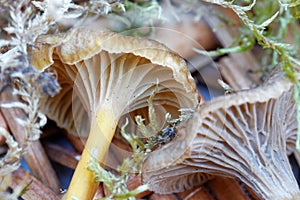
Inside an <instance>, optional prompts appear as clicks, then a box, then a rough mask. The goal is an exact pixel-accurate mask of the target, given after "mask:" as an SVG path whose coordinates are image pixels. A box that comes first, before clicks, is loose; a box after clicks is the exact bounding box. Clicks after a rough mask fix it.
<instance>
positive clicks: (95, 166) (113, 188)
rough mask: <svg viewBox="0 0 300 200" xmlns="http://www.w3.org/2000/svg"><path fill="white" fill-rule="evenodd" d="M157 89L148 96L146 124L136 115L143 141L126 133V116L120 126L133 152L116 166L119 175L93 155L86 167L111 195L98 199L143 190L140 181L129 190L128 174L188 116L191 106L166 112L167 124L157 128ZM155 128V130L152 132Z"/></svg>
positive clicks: (136, 170) (131, 199)
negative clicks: (171, 112)
mask: <svg viewBox="0 0 300 200" xmlns="http://www.w3.org/2000/svg"><path fill="white" fill-rule="evenodd" d="M157 91H158V87H156V88H155V90H154V92H153V93H152V94H151V95H150V97H149V99H148V115H149V121H150V122H149V124H148V126H147V127H146V126H145V124H144V121H145V120H144V119H143V118H142V117H141V116H139V115H137V116H136V117H135V119H136V123H137V125H138V130H139V131H140V132H141V135H142V137H143V138H142V139H145V140H146V143H143V141H142V139H141V138H139V137H138V136H137V134H135V133H131V134H130V133H126V131H125V128H126V126H127V125H128V120H127V119H126V122H125V124H124V125H123V126H122V127H121V130H120V133H121V135H122V136H123V138H124V139H125V140H126V141H127V142H128V143H129V144H130V146H131V149H132V155H131V156H130V157H128V158H125V159H124V160H123V163H122V165H121V166H119V167H118V168H117V171H118V172H119V175H114V174H112V173H111V172H109V171H106V170H105V169H103V168H102V167H101V166H100V164H99V163H98V162H97V160H96V159H92V160H91V161H90V162H89V164H88V166H87V168H88V170H90V171H91V172H93V174H94V181H95V182H102V183H103V184H104V185H105V186H106V188H107V189H108V190H109V191H110V195H109V196H108V197H105V198H100V199H101V200H110V199H119V200H121V199H122V200H123V199H129V200H134V199H135V196H136V195H137V194H139V193H142V192H144V191H146V190H147V189H148V185H147V184H145V185H141V186H139V187H137V188H136V189H134V190H128V188H127V180H128V177H129V175H130V174H135V175H138V174H140V173H141V164H142V161H143V160H144V158H145V157H146V155H147V154H148V153H150V152H151V150H152V149H153V148H155V147H156V146H158V145H164V144H166V143H168V142H170V141H171V140H172V139H173V138H174V137H175V136H176V128H177V127H178V126H179V125H180V123H181V122H183V121H185V120H187V119H189V118H190V117H191V116H192V114H193V112H194V110H193V109H180V110H179V111H180V112H181V115H180V116H179V117H178V118H176V119H172V117H171V115H170V114H169V113H167V114H166V127H165V128H163V129H161V130H160V129H159V128H158V127H159V126H158V124H159V122H158V121H157V117H156V112H155V108H154V106H153V98H154V96H155V94H156V93H157ZM155 131H156V132H155Z"/></svg>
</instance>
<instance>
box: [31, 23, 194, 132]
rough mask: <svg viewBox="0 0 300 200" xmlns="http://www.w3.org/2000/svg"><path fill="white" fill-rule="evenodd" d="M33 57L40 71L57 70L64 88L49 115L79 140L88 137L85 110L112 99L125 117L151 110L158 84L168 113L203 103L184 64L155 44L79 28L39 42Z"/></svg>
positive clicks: (158, 96) (49, 107) (160, 101)
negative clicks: (199, 101) (128, 113)
mask: <svg viewBox="0 0 300 200" xmlns="http://www.w3.org/2000/svg"><path fill="white" fill-rule="evenodd" d="M32 56H33V58H32V65H33V66H35V67H36V68H38V69H40V70H51V71H56V73H57V76H58V81H59V83H60V84H61V87H62V90H61V92H60V93H59V94H58V95H57V96H55V97H54V98H51V99H49V100H48V101H47V105H46V106H45V110H44V112H45V113H46V114H47V115H48V116H49V118H51V119H54V120H55V121H56V122H57V123H58V125H59V126H60V127H63V128H65V129H67V130H68V131H69V132H70V133H73V134H76V135H80V136H87V133H88V130H89V122H88V118H89V117H90V113H89V112H86V110H89V111H91V112H93V110H96V109H97V107H99V104H103V103H104V102H105V101H107V100H108V98H109V99H110V100H109V101H113V104H114V109H115V110H116V112H119V113H120V115H122V114H124V113H126V112H130V111H133V110H137V109H140V108H146V107H147V100H148V98H149V96H150V95H151V94H152V92H153V91H154V89H155V87H156V83H157V84H158V87H159V92H158V93H157V94H156V95H155V98H154V102H155V104H159V105H162V106H163V107H164V108H166V112H171V113H175V111H177V110H178V109H179V108H180V107H182V106H184V107H193V108H194V107H195V106H196V105H197V104H198V94H197V90H196V87H195V84H194V80H193V79H192V77H191V76H190V74H189V72H188V69H187V67H186V63H185V61H184V60H183V59H182V58H180V57H179V56H178V55H177V54H175V53H173V52H171V51H170V50H169V49H168V48H166V47H165V46H164V45H162V44H160V43H158V42H156V41H152V40H146V39H142V38H132V37H127V36H122V35H118V34H115V33H112V32H102V31H95V30H83V29H74V30H72V31H71V32H70V33H66V34H58V35H54V36H53V35H50V36H42V37H40V38H39V39H38V41H37V47H36V49H35V50H34V52H33V54H32ZM111 66H112V68H110V67H111ZM111 69H112V70H111ZM126 84H127V85H126ZM99 87H100V88H99ZM124 108H125V109H127V110H124ZM74 116H75V119H74ZM161 117H164V116H161ZM74 120H75V121H74Z"/></svg>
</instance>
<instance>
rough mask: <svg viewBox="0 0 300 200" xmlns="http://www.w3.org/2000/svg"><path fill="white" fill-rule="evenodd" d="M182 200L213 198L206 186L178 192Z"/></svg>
mask: <svg viewBox="0 0 300 200" xmlns="http://www.w3.org/2000/svg"><path fill="white" fill-rule="evenodd" d="M177 195H178V196H179V197H180V198H181V199H182V200H213V199H214V198H213V197H212V196H211V195H210V194H209V193H208V191H207V190H206V188H205V187H204V186H199V187H196V188H193V189H191V190H186V191H184V192H180V193H178V194H177Z"/></svg>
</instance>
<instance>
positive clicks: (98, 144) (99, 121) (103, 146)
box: [66, 108, 119, 200]
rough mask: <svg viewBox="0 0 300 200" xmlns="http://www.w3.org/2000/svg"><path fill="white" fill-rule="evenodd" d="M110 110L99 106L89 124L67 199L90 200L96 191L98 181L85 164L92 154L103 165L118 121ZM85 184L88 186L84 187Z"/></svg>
mask: <svg viewBox="0 0 300 200" xmlns="http://www.w3.org/2000/svg"><path fill="white" fill-rule="evenodd" d="M111 110H112V109H108V108H105V109H101V108H100V109H99V110H98V111H97V114H96V117H95V118H94V121H93V122H92V124H91V129H90V133H89V137H88V140H87V142H86V145H85V148H84V150H83V152H82V155H81V158H80V161H79V163H78V165H77V167H76V170H75V172H74V175H73V177H72V180H71V183H70V186H69V189H68V191H67V195H66V199H67V200H69V199H72V198H73V197H75V198H76V199H80V200H90V199H93V197H94V195H95V193H96V190H97V187H98V183H95V182H94V176H93V174H92V172H90V171H89V170H88V169H87V164H88V162H90V161H91V159H92V156H94V157H96V159H97V160H98V162H99V163H100V164H101V165H102V166H104V163H105V160H106V154H107V152H108V148H109V145H110V143H111V140H112V138H113V136H114V133H115V130H116V127H117V124H118V121H119V120H118V119H117V118H116V117H115V114H114V113H112V111H111ZM87 185H88V186H89V187H85V186H87Z"/></svg>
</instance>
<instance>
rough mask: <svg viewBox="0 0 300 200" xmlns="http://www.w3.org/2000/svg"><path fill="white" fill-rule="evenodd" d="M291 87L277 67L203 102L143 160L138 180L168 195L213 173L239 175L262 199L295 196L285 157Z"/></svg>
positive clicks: (292, 128)
mask: <svg viewBox="0 0 300 200" xmlns="http://www.w3.org/2000/svg"><path fill="white" fill-rule="evenodd" d="M292 85H293V84H292V83H291V82H290V81H289V80H288V79H287V78H285V76H284V74H283V73H282V72H280V71H279V70H278V69H277V72H274V74H273V76H271V78H270V79H269V80H268V81H266V82H265V83H264V84H263V85H262V86H260V87H258V88H254V89H250V90H245V91H240V92H237V93H233V94H229V95H226V96H223V97H219V98H217V99H214V100H212V101H211V102H207V103H205V104H202V105H201V106H200V108H199V109H198V110H197V112H195V114H194V116H193V117H192V118H191V119H189V120H188V121H186V122H185V123H183V124H182V127H181V129H179V130H178V133H177V137H176V138H175V140H173V141H172V142H170V143H169V144H167V145H165V146H163V147H162V148H161V149H158V150H156V151H154V152H152V153H151V154H150V155H149V156H148V157H147V158H146V160H145V161H144V164H143V181H144V182H145V183H149V185H150V189H151V190H154V191H156V192H158V193H173V192H179V191H183V190H185V189H190V188H191V187H193V186H195V185H197V184H201V183H203V181H205V180H207V178H208V175H206V174H213V175H221V176H229V177H236V178H239V179H240V180H241V181H243V182H244V183H245V184H247V185H248V186H249V187H250V188H252V189H253V191H255V192H256V193H257V195H258V196H259V197H260V198H261V199H272V200H276V199H278V200H283V199H300V192H299V188H298V184H297V181H296V180H295V177H294V175H293V172H292V169H291V166H290V164H289V160H288V157H287V154H288V153H291V151H292V149H293V148H295V140H296V139H295V138H296V137H295V136H296V133H297V120H296V107H295V102H294V99H293V95H292V94H293V93H292V91H293V90H292ZM174 149H176V151H174Z"/></svg>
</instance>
